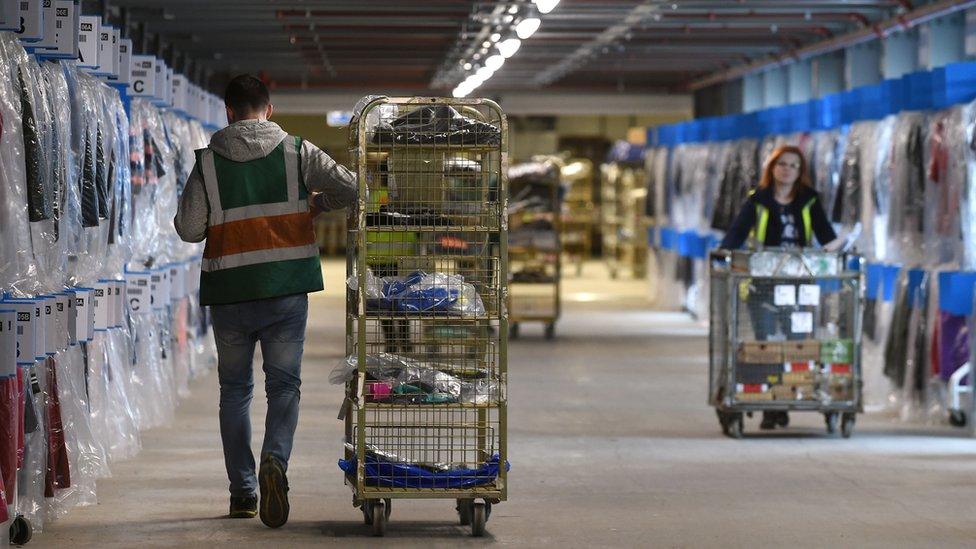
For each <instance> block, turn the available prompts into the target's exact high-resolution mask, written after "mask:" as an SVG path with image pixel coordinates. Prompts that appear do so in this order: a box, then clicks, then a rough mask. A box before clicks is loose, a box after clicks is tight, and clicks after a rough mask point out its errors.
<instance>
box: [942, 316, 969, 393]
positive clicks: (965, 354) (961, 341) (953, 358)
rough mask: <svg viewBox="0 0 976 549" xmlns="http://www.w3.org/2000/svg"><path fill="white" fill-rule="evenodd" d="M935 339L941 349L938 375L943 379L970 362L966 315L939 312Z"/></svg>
mask: <svg viewBox="0 0 976 549" xmlns="http://www.w3.org/2000/svg"><path fill="white" fill-rule="evenodd" d="M936 327H937V329H938V332H937V337H936V338H935V341H936V342H937V344H938V349H939V361H938V371H937V373H938V375H939V376H940V377H941V378H942V381H949V378H950V377H951V376H952V374H954V373H955V372H956V370H958V369H959V368H961V367H962V366H963V364H966V363H967V362H969V326H968V324H967V318H966V317H965V316H959V315H954V314H951V313H947V312H945V311H940V312H939V320H938V323H937V324H936Z"/></svg>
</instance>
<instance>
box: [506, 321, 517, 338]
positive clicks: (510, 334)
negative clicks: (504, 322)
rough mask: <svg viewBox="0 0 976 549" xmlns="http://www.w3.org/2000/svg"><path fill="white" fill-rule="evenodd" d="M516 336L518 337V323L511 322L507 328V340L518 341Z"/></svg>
mask: <svg viewBox="0 0 976 549" xmlns="http://www.w3.org/2000/svg"><path fill="white" fill-rule="evenodd" d="M518 336H519V325H518V322H513V323H512V325H511V326H509V327H508V338H509V339H518Z"/></svg>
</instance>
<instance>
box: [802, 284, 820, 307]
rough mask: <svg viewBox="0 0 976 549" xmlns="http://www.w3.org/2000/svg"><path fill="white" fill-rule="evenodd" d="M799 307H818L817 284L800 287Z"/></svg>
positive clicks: (818, 289) (818, 291) (818, 294)
mask: <svg viewBox="0 0 976 549" xmlns="http://www.w3.org/2000/svg"><path fill="white" fill-rule="evenodd" d="M800 305H812V306H819V305H820V286H819V285H817V284H801V285H800Z"/></svg>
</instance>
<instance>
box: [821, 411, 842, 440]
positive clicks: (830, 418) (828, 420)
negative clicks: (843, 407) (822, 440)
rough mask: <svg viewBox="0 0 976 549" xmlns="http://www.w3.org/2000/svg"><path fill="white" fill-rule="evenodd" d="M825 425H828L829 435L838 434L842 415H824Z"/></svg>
mask: <svg viewBox="0 0 976 549" xmlns="http://www.w3.org/2000/svg"><path fill="white" fill-rule="evenodd" d="M824 423H825V424H826V425H827V434H828V435H832V434H834V433H836V432H837V424H838V423H840V414H838V413H837V412H828V413H826V414H824Z"/></svg>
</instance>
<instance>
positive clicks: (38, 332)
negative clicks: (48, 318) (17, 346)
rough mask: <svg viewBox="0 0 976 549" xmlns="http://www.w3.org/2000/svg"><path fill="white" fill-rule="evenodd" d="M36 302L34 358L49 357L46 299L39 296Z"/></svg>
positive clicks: (42, 358)
mask: <svg viewBox="0 0 976 549" xmlns="http://www.w3.org/2000/svg"><path fill="white" fill-rule="evenodd" d="M33 301H34V303H33V305H34V358H35V359H37V360H44V359H45V358H47V330H46V328H47V324H45V322H44V299H43V298H37V299H34V300H33Z"/></svg>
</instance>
